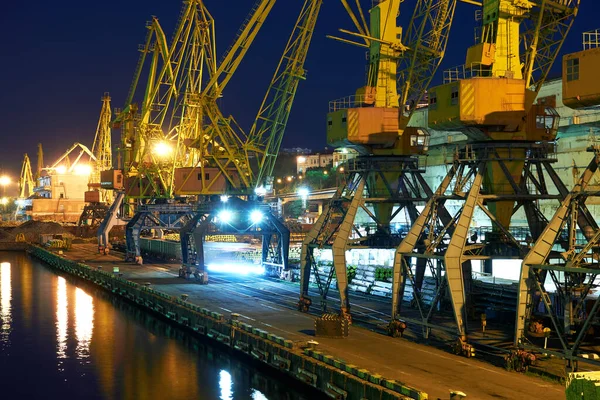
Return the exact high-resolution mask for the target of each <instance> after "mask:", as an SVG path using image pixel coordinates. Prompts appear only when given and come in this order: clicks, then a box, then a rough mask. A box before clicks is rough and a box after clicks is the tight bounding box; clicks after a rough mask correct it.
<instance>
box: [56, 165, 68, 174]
mask: <svg viewBox="0 0 600 400" xmlns="http://www.w3.org/2000/svg"><path fill="white" fill-rule="evenodd" d="M66 172H67V167H65V166H64V165H59V166H58V167H56V173H58V174H61V175H63V174H65V173H66Z"/></svg>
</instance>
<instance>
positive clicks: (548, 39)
mask: <svg viewBox="0 0 600 400" xmlns="http://www.w3.org/2000/svg"><path fill="white" fill-rule="evenodd" d="M534 3H537V4H536V7H534V8H533V9H532V10H531V13H530V17H529V18H528V19H526V20H525V21H524V24H525V26H524V29H523V32H524V33H523V35H522V40H521V43H522V47H523V48H524V51H523V53H522V55H521V62H522V63H523V64H524V67H523V71H524V72H525V76H524V78H525V81H526V82H527V85H526V86H527V87H528V88H530V89H532V90H534V91H535V93H536V94H537V93H538V92H539V91H540V89H541V88H542V84H543V83H544V82H545V81H546V78H547V77H548V74H549V73H550V69H551V68H552V65H553V64H554V61H555V60H556V58H557V57H558V54H559V52H560V49H561V48H562V45H563V43H564V41H565V39H566V38H567V34H568V33H569V31H570V30H571V26H572V25H573V22H574V21H575V17H576V16H577V11H578V10H579V3H580V0H567V1H560V2H559V1H553V0H537V1H534Z"/></svg>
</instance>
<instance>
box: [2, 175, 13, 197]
mask: <svg viewBox="0 0 600 400" xmlns="http://www.w3.org/2000/svg"><path fill="white" fill-rule="evenodd" d="M10 183H11V179H10V177H9V176H8V175H2V176H0V186H2V196H6V187H7V186H8V185H10Z"/></svg>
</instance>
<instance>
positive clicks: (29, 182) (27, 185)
mask: <svg viewBox="0 0 600 400" xmlns="http://www.w3.org/2000/svg"><path fill="white" fill-rule="evenodd" d="M35 186H36V185H35V180H34V179H33V171H32V170H31V161H30V160H29V156H28V155H27V153H25V155H24V157H23V164H22V166H21V174H20V175H19V196H18V197H17V201H16V205H17V208H16V210H15V215H14V216H15V219H18V218H19V216H20V215H21V213H22V210H23V208H24V207H25V205H26V202H27V199H28V198H29V197H31V196H33V194H34V191H33V189H34V188H35Z"/></svg>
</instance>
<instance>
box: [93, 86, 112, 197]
mask: <svg viewBox="0 0 600 400" xmlns="http://www.w3.org/2000/svg"><path fill="white" fill-rule="evenodd" d="M111 119H112V113H111V109H110V96H109V94H108V93H104V96H103V97H102V109H101V110H100V118H99V119H98V127H97V128H96V135H95V137H94V144H93V145H92V153H94V156H95V157H96V163H95V164H94V168H93V171H92V174H91V175H90V180H89V183H90V184H91V185H90V186H92V185H93V186H96V187H98V186H100V173H101V172H102V171H108V170H110V169H112V168H113V165H112V144H111V128H110V127H111ZM100 201H101V202H103V203H107V204H108V203H110V202H111V201H112V192H111V191H108V190H100Z"/></svg>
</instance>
